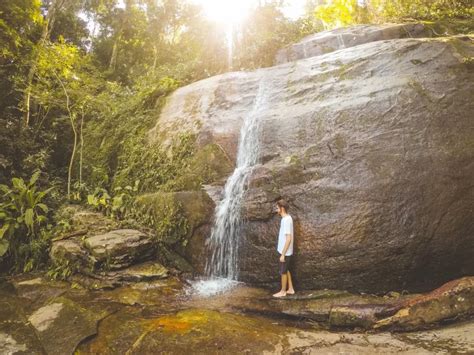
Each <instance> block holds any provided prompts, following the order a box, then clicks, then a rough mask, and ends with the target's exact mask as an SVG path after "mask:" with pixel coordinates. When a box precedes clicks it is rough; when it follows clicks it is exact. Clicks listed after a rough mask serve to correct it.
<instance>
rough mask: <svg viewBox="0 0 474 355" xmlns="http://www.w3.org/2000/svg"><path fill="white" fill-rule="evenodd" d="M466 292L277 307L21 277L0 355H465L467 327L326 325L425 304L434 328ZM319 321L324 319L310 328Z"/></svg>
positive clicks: (154, 285) (447, 289)
mask: <svg viewBox="0 0 474 355" xmlns="http://www.w3.org/2000/svg"><path fill="white" fill-rule="evenodd" d="M471 283H472V278H471V279H461V280H455V281H453V282H452V283H450V284H447V285H445V286H444V288H442V289H439V290H434V291H433V292H431V293H429V294H425V295H394V294H391V295H387V296H385V297H382V296H374V295H356V294H350V293H348V292H346V291H336V290H315V291H304V292H298V293H297V294H296V295H295V296H291V297H288V298H286V299H278V300H277V299H274V298H273V297H272V296H271V294H272V292H271V290H264V289H259V288H254V287H249V286H246V285H245V284H241V285H240V286H237V287H236V288H234V289H232V290H230V291H229V292H227V293H224V294H219V295H216V296H213V297H199V296H197V295H193V294H192V293H190V289H189V288H188V287H187V286H185V284H184V283H183V282H182V281H180V280H179V279H177V278H173V277H171V278H168V279H166V280H152V281H145V282H143V281H142V282H137V283H133V284H130V285H125V286H120V287H117V288H115V289H113V290H98V291H93V290H87V289H84V288H82V287H80V286H79V285H77V284H75V283H68V282H58V281H49V280H48V279H47V278H45V276H44V275H42V274H40V273H34V274H24V275H19V276H16V277H13V278H8V279H5V280H1V282H0V305H1V307H0V339H1V340H2V341H1V342H0V349H1V351H2V353H6V354H66V353H76V354H144V353H161V352H165V353H173V354H179V353H185V352H189V351H197V352H202V353H216V352H223V353H232V354H234V353H235V354H237V353H239V354H241V353H246V352H247V353H286V352H298V353H324V354H327V353H341V352H343V353H351V354H366V353H368V352H370V353H374V354H387V353H407V354H408V353H410V354H413V353H416V354H424V353H426V354H433V353H470V352H472V351H474V338H473V337H474V322H473V321H472V320H468V319H466V320H465V321H462V322H457V323H455V324H450V325H447V326H446V325H444V326H443V327H435V328H433V329H430V330H423V331H410V332H406V331H405V332H402V333H396V332H395V333H388V332H385V331H378V332H374V331H369V332H362V330H363V329H362V327H361V326H360V324H359V325H357V324H354V323H353V322H349V323H346V324H345V327H346V330H344V329H342V328H340V327H339V326H338V327H334V325H333V324H331V321H330V318H331V312H333V311H334V310H336V309H337V308H338V307H339V308H340V307H349V308H350V307H352V308H351V309H355V308H357V307H366V308H367V309H369V308H370V307H373V308H374V309H377V307H374V306H373V305H374V304H378V305H379V306H380V305H383V306H387V305H393V304H401V305H403V307H405V308H407V307H408V308H409V307H416V305H417V304H420V302H421V300H422V299H424V301H423V302H425V303H426V302H428V301H427V300H428V299H429V300H431V302H432V303H433V304H435V303H437V302H438V303H439V302H441V304H442V307H441V306H439V307H438V308H436V309H434V311H435V312H438V313H439V314H440V315H441V316H440V317H437V318H436V317H432V318H431V319H432V320H434V319H438V320H439V319H441V318H443V317H444V316H446V314H445V313H443V311H442V308H443V309H444V308H447V309H449V310H451V312H452V309H460V308H459V304H454V303H450V304H447V303H442V301H441V300H442V298H443V297H444V295H446V294H451V295H454V294H456V295H457V296H459V295H460V294H461V293H462V291H461V290H467V289H471V286H472V284H471ZM464 295H465V296H467V294H466V293H464ZM440 297H441V298H440ZM33 300H37V301H36V302H32V301H33ZM402 309H403V308H402ZM471 311H472V308H471ZM337 312H340V311H339V310H338V311H337ZM432 312H433V310H432ZM323 314H324V315H325V316H324V317H323V318H324V320H319V321H316V319H322V318H321V315H323ZM432 314H433V313H432ZM452 315H453V313H450V316H452ZM339 319H342V318H339ZM348 319H349V318H348ZM398 325H399V326H403V325H401V323H399V324H398ZM424 325H426V324H424ZM412 328H413V327H412ZM398 329H400V327H398ZM354 330H356V331H355V332H354Z"/></svg>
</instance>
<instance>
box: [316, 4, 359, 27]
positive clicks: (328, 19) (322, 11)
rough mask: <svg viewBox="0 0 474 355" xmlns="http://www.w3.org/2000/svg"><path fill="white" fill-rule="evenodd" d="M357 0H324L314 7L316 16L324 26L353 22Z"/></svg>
mask: <svg viewBox="0 0 474 355" xmlns="http://www.w3.org/2000/svg"><path fill="white" fill-rule="evenodd" d="M356 8H357V0H334V1H326V3H325V4H324V5H319V6H317V7H316V9H315V10H314V11H315V15H316V18H318V19H320V20H321V21H322V22H323V23H324V26H325V27H326V28H333V27H344V26H347V25H350V24H352V23H354V22H355V19H354V13H355V9H356Z"/></svg>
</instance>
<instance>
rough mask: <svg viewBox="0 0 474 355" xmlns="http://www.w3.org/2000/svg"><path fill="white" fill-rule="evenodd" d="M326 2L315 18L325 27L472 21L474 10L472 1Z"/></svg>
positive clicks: (394, 0)
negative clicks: (453, 20)
mask: <svg viewBox="0 0 474 355" xmlns="http://www.w3.org/2000/svg"><path fill="white" fill-rule="evenodd" d="M359 4H360V2H359V1H357V0H333V1H329V0H326V1H325V3H324V4H323V5H319V6H316V8H315V10H314V13H315V16H316V18H318V19H320V20H321V21H323V23H324V25H325V27H326V28H334V27H343V26H347V25H351V24H355V23H384V22H390V21H407V20H428V21H438V20H445V19H453V18H456V19H472V18H473V16H474V7H473V6H472V2H471V1H469V0H366V1H365V2H363V5H359Z"/></svg>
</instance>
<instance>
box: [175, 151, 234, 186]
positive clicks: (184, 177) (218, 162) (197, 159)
mask: <svg viewBox="0 0 474 355" xmlns="http://www.w3.org/2000/svg"><path fill="white" fill-rule="evenodd" d="M232 169H233V164H232V161H231V160H230V158H229V157H228V156H227V154H226V153H225V152H224V150H223V149H222V148H221V147H220V146H219V145H217V144H214V143H212V144H208V145H206V146H205V147H203V148H200V149H199V150H198V151H197V152H196V153H195V154H194V155H193V156H192V157H191V158H190V159H189V161H188V162H187V164H186V168H185V169H184V170H183V171H182V173H181V176H179V177H178V178H177V179H176V180H175V181H173V182H172V185H173V186H172V188H171V190H174V191H176V190H200V189H201V187H202V184H210V183H212V182H215V181H217V180H219V179H221V178H223V177H225V176H228V175H229V174H230V173H231V172H232ZM168 187H171V185H168Z"/></svg>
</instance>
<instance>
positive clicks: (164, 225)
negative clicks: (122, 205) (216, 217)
mask: <svg viewBox="0 0 474 355" xmlns="http://www.w3.org/2000/svg"><path fill="white" fill-rule="evenodd" d="M212 212H213V202H212V200H211V199H210V198H209V196H207V194H206V193H205V192H203V191H181V192H156V193H149V194H144V195H140V196H138V197H137V198H136V200H135V203H134V207H133V209H132V215H133V216H134V218H136V219H137V220H138V221H140V222H142V223H144V224H145V225H147V226H149V227H151V228H153V229H154V231H155V233H156V241H157V242H158V243H163V244H165V245H168V246H177V245H178V244H181V245H183V246H184V245H186V244H187V241H188V240H189V237H190V236H191V235H192V232H193V231H194V229H195V228H197V227H199V226H200V225H202V224H203V223H206V222H207V221H208V220H209V219H210V217H211V216H212Z"/></svg>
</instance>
